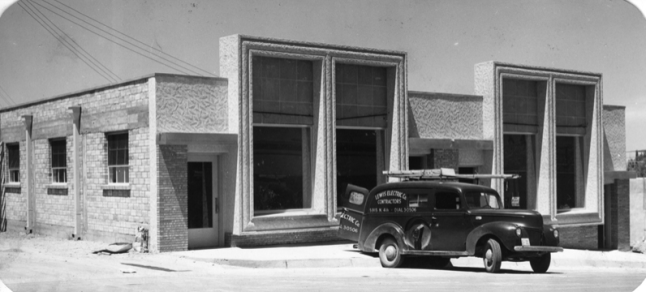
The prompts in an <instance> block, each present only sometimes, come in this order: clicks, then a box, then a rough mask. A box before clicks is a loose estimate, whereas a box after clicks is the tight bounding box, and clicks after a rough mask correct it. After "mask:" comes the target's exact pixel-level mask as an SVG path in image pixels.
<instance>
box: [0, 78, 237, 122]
mask: <svg viewBox="0 0 646 292" xmlns="http://www.w3.org/2000/svg"><path fill="white" fill-rule="evenodd" d="M162 76H164V77H188V78H196V79H220V80H228V79H227V78H224V77H208V76H196V75H182V74H171V73H152V74H148V75H144V76H141V77H136V78H132V79H128V80H126V81H123V82H119V83H114V84H108V85H100V86H96V87H91V88H87V89H82V90H79V91H76V92H72V93H65V94H62V95H57V96H54V97H47V98H43V99H38V100H35V101H30V102H25V103H21V104H17V105H14V106H9V107H5V108H0V113H4V112H8V111H12V110H17V109H21V108H26V107H30V106H34V105H38V104H43V103H47V102H51V101H56V100H62V99H66V98H72V97H76V96H79V95H84V94H89V93H94V92H97V91H103V90H107V89H111V88H116V87H122V86H125V85H130V84H135V83H140V82H146V81H148V79H150V78H152V77H162Z"/></svg>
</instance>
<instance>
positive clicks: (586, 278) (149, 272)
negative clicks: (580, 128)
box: [0, 251, 646, 292]
mask: <svg viewBox="0 0 646 292" xmlns="http://www.w3.org/2000/svg"><path fill="white" fill-rule="evenodd" d="M1 257H2V258H0V260H1V261H2V262H3V263H7V262H8V261H11V262H10V264H9V265H6V264H3V265H2V268H1V269H0V279H2V281H3V282H4V283H5V284H6V285H7V286H8V287H9V288H10V289H12V290H13V291H16V292H19V291H187V290H190V291H307V290H309V291H347V290H348V289H349V287H352V290H353V291H386V290H391V291H428V290H431V291H448V290H453V291H587V292H591V291H633V290H634V289H635V288H636V287H637V286H639V285H640V284H641V282H642V281H643V280H644V278H645V277H646V270H629V269H618V268H612V269H606V268H585V269H556V270H552V271H551V272H550V273H548V274H542V275H540V274H533V273H531V269H530V268H529V265H527V267H524V268H523V267H522V265H521V266H513V269H506V268H505V264H503V273H501V274H488V273H485V272H484V270H483V269H482V268H481V267H454V268H451V269H445V270H436V269H431V268H428V267H425V266H424V265H416V266H411V265H408V266H407V267H404V268H401V269H394V270H393V269H382V268H319V269H311V268H302V269H253V268H241V267H231V266H219V265H212V264H207V263H201V262H192V261H188V260H183V259H175V260H173V259H172V258H170V257H168V258H163V257H165V256H159V255H157V256H155V257H154V258H153V257H143V258H141V257H131V256H128V255H117V256H96V258H95V259H87V258H81V259H73V258H72V259H65V258H63V257H58V256H50V255H43V254H26V255H25V254H23V253H21V252H7V251H3V252H2V256H1ZM125 272H129V273H125ZM132 272H134V273H132Z"/></svg>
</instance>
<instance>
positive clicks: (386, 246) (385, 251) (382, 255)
mask: <svg viewBox="0 0 646 292" xmlns="http://www.w3.org/2000/svg"><path fill="white" fill-rule="evenodd" d="M379 260H380V261H381V266H382V267H384V268H397V267H399V266H400V265H401V264H402V261H403V258H402V254H401V249H399V246H398V245H397V242H396V241H395V240H394V239H393V238H391V237H388V238H385V239H384V241H383V242H382V243H381V246H380V247H379Z"/></svg>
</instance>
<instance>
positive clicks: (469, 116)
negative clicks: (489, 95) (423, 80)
mask: <svg viewBox="0 0 646 292" xmlns="http://www.w3.org/2000/svg"><path fill="white" fill-rule="evenodd" d="M408 99H409V102H410V112H411V115H410V116H409V135H410V137H413V138H428V139H433V138H435V139H482V119H481V117H482V97H480V96H472V95H456V94H445V93H426V92H409V93H408ZM415 130H416V131H415Z"/></svg>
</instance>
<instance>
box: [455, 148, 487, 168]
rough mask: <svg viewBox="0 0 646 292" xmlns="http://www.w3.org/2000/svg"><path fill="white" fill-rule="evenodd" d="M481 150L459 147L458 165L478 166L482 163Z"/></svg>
mask: <svg viewBox="0 0 646 292" xmlns="http://www.w3.org/2000/svg"><path fill="white" fill-rule="evenodd" d="M483 155H484V154H483V153H482V150H480V149H460V155H459V165H460V166H480V165H483V164H484V157H483Z"/></svg>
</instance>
